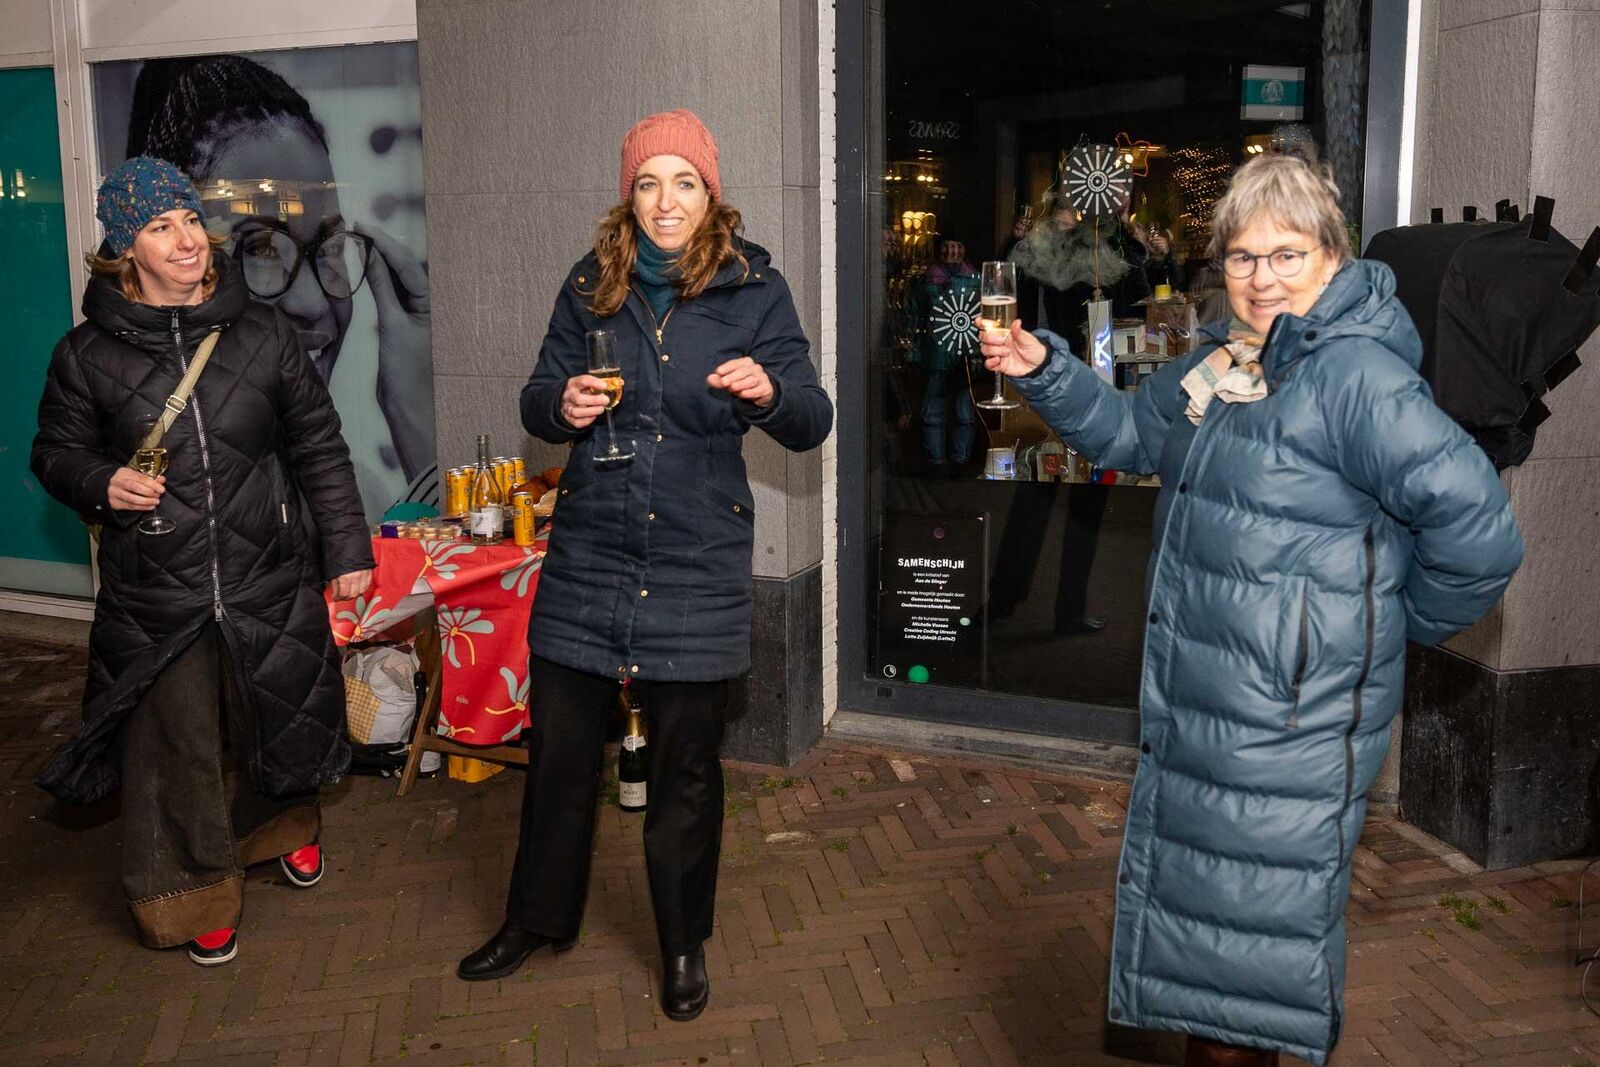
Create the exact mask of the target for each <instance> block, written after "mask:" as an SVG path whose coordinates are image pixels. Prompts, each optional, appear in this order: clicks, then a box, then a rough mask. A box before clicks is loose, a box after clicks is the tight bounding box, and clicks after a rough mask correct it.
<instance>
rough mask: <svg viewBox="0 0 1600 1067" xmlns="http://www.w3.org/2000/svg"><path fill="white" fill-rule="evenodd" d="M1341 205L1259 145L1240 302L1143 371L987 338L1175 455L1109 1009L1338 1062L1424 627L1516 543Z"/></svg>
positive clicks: (1460, 606)
mask: <svg viewBox="0 0 1600 1067" xmlns="http://www.w3.org/2000/svg"><path fill="white" fill-rule="evenodd" d="M1338 203H1339V201H1338V190H1337V188H1336V187H1335V186H1334V185H1333V183H1332V181H1331V180H1330V179H1329V178H1328V177H1327V176H1326V175H1325V174H1323V173H1321V172H1319V171H1318V170H1316V169H1314V168H1313V167H1311V166H1309V165H1307V164H1305V163H1303V162H1301V161H1300V160H1297V159H1293V158H1289V157H1281V156H1269V157H1263V158H1260V159H1257V160H1254V161H1252V162H1250V163H1248V164H1246V165H1245V166H1243V167H1241V168H1240V169H1239V170H1238V172H1237V173H1236V174H1235V176H1234V179H1233V183H1232V186H1231V187H1230V189H1229V192H1228V194H1227V195H1226V196H1225V197H1224V198H1223V199H1222V200H1221V201H1220V202H1219V203H1218V205H1217V208H1216V211H1215V214H1214V217H1213V236H1212V248H1211V251H1212V255H1213V256H1214V257H1215V258H1216V259H1217V260H1218V261H1219V263H1220V264H1221V266H1222V268H1223V273H1224V274H1225V275H1226V277H1227V287H1228V297H1229V303H1230V305H1231V308H1232V311H1233V314H1234V322H1233V323H1232V327H1231V329H1230V330H1228V331H1226V333H1225V334H1224V336H1222V337H1221V338H1219V341H1220V342H1221V343H1218V344H1216V345H1211V346H1207V347H1205V348H1202V349H1201V350H1199V351H1197V352H1195V353H1192V354H1190V355H1188V356H1185V357H1183V358H1182V359H1180V360H1175V361H1174V362H1173V363H1172V364H1171V365H1169V366H1168V367H1167V368H1166V369H1164V370H1163V371H1162V372H1161V373H1159V374H1157V375H1156V376H1155V377H1153V378H1152V379H1150V381H1149V382H1147V383H1146V384H1145V385H1144V386H1143V387H1142V388H1141V389H1140V390H1139V392H1138V394H1137V395H1134V396H1130V395H1128V394H1126V393H1121V392H1117V391H1115V390H1113V389H1111V388H1110V387H1109V386H1107V385H1105V384H1103V383H1102V382H1101V381H1100V379H1099V378H1097V377H1096V376H1095V374H1094V372H1093V371H1091V370H1090V369H1089V368H1088V367H1087V366H1086V365H1085V364H1083V363H1082V362H1080V361H1079V360H1077V359H1075V358H1074V357H1073V356H1072V354H1071V352H1070V351H1069V350H1068V347H1067V343H1066V342H1065V341H1064V340H1063V339H1061V338H1059V337H1056V336H1054V335H1052V334H1050V333H1048V332H1045V331H1040V332H1039V334H1038V336H1037V337H1035V336H1032V335H1029V334H1028V333H1026V332H1025V331H1023V330H1022V329H1021V328H1020V327H1015V328H1013V330H1012V331H1011V332H1010V333H1009V334H1006V333H997V334H995V333H991V334H986V335H985V337H984V339H983V352H984V356H985V358H986V360H987V363H988V366H989V367H990V369H992V370H997V371H1000V372H1002V373H1004V374H1008V375H1011V376H1013V377H1014V378H1015V379H1016V381H1015V384H1016V386H1017V388H1018V389H1019V391H1021V392H1022V394H1023V395H1024V396H1026V397H1027V398H1028V400H1029V401H1030V402H1031V403H1032V404H1033V406H1034V407H1035V408H1036V409H1037V410H1038V411H1039V413H1040V414H1041V415H1042V416H1043V417H1044V418H1045V420H1046V421H1048V422H1049V423H1050V424H1051V425H1052V426H1053V427H1054V428H1055V429H1056V430H1057V431H1058V432H1059V433H1060V434H1061V435H1062V437H1064V438H1065V439H1066V441H1067V443H1068V444H1070V445H1072V447H1074V448H1076V449H1077V450H1079V451H1080V452H1083V453H1085V454H1086V455H1088V456H1090V457H1091V458H1092V459H1093V460H1094V461H1095V462H1096V463H1097V464H1098V465H1100V466H1102V467H1109V468H1116V469H1119V470H1133V471H1139V472H1152V471H1153V472H1159V474H1160V476H1161V484H1162V488H1161V495H1160V499H1159V502H1158V505H1157V509H1156V540H1155V547H1154V551H1153V553H1152V556H1151V561H1150V568H1149V573H1148V577H1147V594H1148V600H1149V605H1148V608H1149V618H1148V625H1147V628H1146V631H1145V651H1144V665H1143V674H1142V678H1141V700H1140V712H1141V722H1140V735H1141V742H1142V744H1141V746H1140V750H1141V753H1142V755H1141V757H1140V766H1139V771H1138V774H1137V776H1136V779H1135V781H1134V786H1133V795H1132V798H1131V800H1130V802H1129V806H1128V821H1127V831H1126V835H1125V838H1124V841H1123V848H1122V860H1121V864H1120V866H1119V870H1118V876H1117V881H1118V887H1117V917H1116V926H1115V930H1114V934H1113V947H1112V960H1111V989H1110V997H1109V1015H1110V1017H1111V1019H1112V1020H1113V1021H1114V1022H1117V1023H1120V1024H1122V1025H1126V1026H1139V1027H1148V1028H1152V1029H1165V1030H1177V1031H1180V1032H1184V1033H1187V1034H1189V1035H1191V1036H1190V1053H1189V1054H1190V1060H1189V1062H1190V1063H1192V1064H1221V1063H1228V1064H1240V1065H1245V1064H1260V1065H1266V1064H1275V1063H1276V1062H1277V1050H1284V1051H1287V1052H1290V1053H1293V1054H1294V1055H1297V1056H1302V1057H1304V1058H1305V1059H1307V1060H1309V1061H1311V1062H1312V1063H1315V1064H1321V1063H1324V1062H1325V1061H1326V1059H1327V1057H1328V1054H1329V1052H1330V1051H1331V1050H1332V1048H1333V1047H1334V1045H1335V1043H1336V1042H1337V1041H1338V1039H1339V1030H1340V1024H1341V1016H1342V989H1343V985H1344V954H1345V953H1344V944H1345V941H1344V905H1345V901H1346V898H1347V897H1348V895H1349V888H1350V857H1351V852H1352V850H1353V849H1354V848H1355V845H1356V840H1357V838H1358V836H1359V834H1360V832H1361V824H1362V817H1363V815H1364V813H1365V810H1366V794H1367V789H1368V788H1369V787H1370V786H1371V784H1372V780H1373V777H1374V776H1375V775H1376V774H1377V772H1378V768H1379V766H1380V764H1381V763H1382V762H1383V758H1384V754H1385V753H1386V752H1387V751H1388V747H1389V727H1390V724H1391V722H1392V721H1393V719H1394V716H1395V713H1396V712H1397V711H1398V710H1399V708H1400V695H1401V683H1402V675H1403V671H1404V664H1405V644H1406V640H1407V639H1408V638H1409V639H1411V640H1413V641H1418V642H1421V643H1424V644H1434V643H1437V642H1439V641H1441V640H1443V639H1444V638H1446V637H1448V636H1449V635H1450V634H1452V633H1454V632H1456V631H1457V630H1460V629H1462V628H1463V627H1465V626H1468V625H1470V624H1471V623H1472V622H1473V621H1474V620H1476V619H1477V618H1478V617H1479V616H1480V615H1481V614H1483V612H1484V611H1485V610H1487V609H1488V608H1489V607H1490V605H1492V604H1493V603H1494V602H1495V600H1496V599H1497V598H1498V597H1499V596H1500V593H1501V591H1502V590H1503V589H1504V588H1505V586H1506V583H1507V582H1508V581H1509V580H1510V578H1511V575H1512V573H1513V572H1514V571H1515V570H1516V568H1517V565H1518V563H1520V562H1521V559H1522V540H1521V537H1520V536H1519V534H1518V532H1517V528H1516V524H1515V523H1514V521H1513V520H1512V517H1511V511H1510V507H1509V505H1508V502H1507V499H1506V494H1505V492H1504V490H1503V489H1502V488H1501V486H1500V482H1499V481H1498V479H1497V478H1496V476H1495V473H1494V469H1493V468H1492V467H1491V465H1490V463H1489V461H1488V459H1487V458H1486V457H1485V456H1484V454H1483V453H1482V452H1481V451H1480V450H1479V449H1478V447H1477V446H1476V445H1475V444H1473V442H1472V439H1471V438H1470V437H1468V436H1467V435H1466V434H1465V433H1464V432H1463V431H1462V430H1461V429H1460V428H1459V427H1457V426H1456V424H1455V423H1454V422H1452V421H1451V420H1450V419H1449V417H1448V416H1446V415H1445V414H1444V413H1443V412H1442V411H1440V410H1439V408H1438V407H1437V406H1435V404H1434V403H1433V400H1432V398H1431V395H1430V393H1429V391H1428V387H1427V386H1426V385H1425V384H1424V383H1423V381H1422V379H1421V378H1420V377H1418V375H1417V370H1416V368H1417V364H1418V361H1419V359H1420V357H1421V353H1422V348H1421V343H1420V341H1419V340H1418V337H1417V333H1416V330H1415V328H1414V327H1413V326H1412V324H1411V320H1410V319H1409V318H1408V317H1407V315H1406V313H1405V311H1404V310H1403V309H1402V308H1401V306H1400V303H1399V302H1398V301H1397V300H1396V299H1395V298H1394V278H1393V276H1392V275H1391V274H1390V272H1389V269H1388V268H1387V267H1385V266H1383V265H1381V264H1377V263H1372V262H1367V261H1361V260H1351V259H1350V258H1349V254H1348V245H1347V238H1346V236H1345V234H1346V228H1345V222H1344V219H1343V217H1342V215H1341V213H1340V211H1339V207H1338ZM1257 1050H1259V1051H1257Z"/></svg>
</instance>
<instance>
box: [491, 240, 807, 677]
mask: <svg viewBox="0 0 1600 1067" xmlns="http://www.w3.org/2000/svg"><path fill="white" fill-rule="evenodd" d="M739 247H740V250H741V252H742V253H743V255H744V257H745V263H744V264H741V263H739V262H738V261H729V262H728V263H725V264H724V265H723V267H722V269H721V270H720V271H719V272H718V274H717V276H716V278H715V279H714V280H713V281H712V284H711V285H710V286H708V287H707V288H706V290H705V291H704V292H702V293H701V294H700V295H699V296H698V297H696V298H694V299H693V300H687V301H679V302H678V303H676V304H674V305H673V306H672V308H671V309H670V310H669V311H668V313H667V315H666V317H665V319H664V321H662V322H659V323H658V322H657V321H656V318H655V315H654V313H653V312H652V311H651V310H650V308H649V306H648V305H647V304H645V302H644V300H643V298H642V297H640V295H639V294H638V292H637V291H635V292H632V293H629V294H628V299H627V303H626V304H624V305H623V308H622V310H620V311H618V312H617V313H616V314H614V315H612V316H610V317H609V318H605V319H601V318H598V317H596V315H595V314H594V312H593V311H592V310H591V309H590V307H589V303H590V300H591V298H592V294H593V292H594V289H595V284H596V283H597V282H598V281H599V278H600V267H599V262H598V260H597V259H596V257H595V255H594V253H592V252H591V253H590V254H589V255H588V256H586V257H584V259H583V260H581V261H580V262H579V263H578V264H577V265H576V266H574V267H573V268H572V270H571V272H570V273H569V274H568V276H567V280H566V281H565V282H564V283H563V284H562V286H561V293H560V295H559V296H558V297H557V298H556V306H555V312H554V314H553V315H552V316H551V318H550V329H549V332H548V333H547V334H546V335H545V339H544V346H543V347H542V348H541V349H540V350H539V362H538V364H537V365H536V366H535V367H534V370H533V375H532V377H530V378H529V379H528V384H527V385H526V386H524V387H523V390H522V424H523V426H525V427H526V428H527V430H528V432H529V433H531V434H533V435H534V436H535V437H539V438H542V439H544V440H546V441H555V442H561V441H571V440H575V441H576V445H575V447H574V448H573V451H572V456H571V459H570V461H569V462H568V463H567V467H566V470H565V472H564V473H563V474H562V476H561V487H560V493H559V496H558V497H557V504H556V510H555V516H554V518H553V519H552V523H553V525H552V529H551V536H550V554H549V555H548V556H547V557H546V558H545V561H544V567H543V570H542V572H541V573H540V577H539V595H538V596H537V597H535V598H534V602H533V617H532V619H531V620H530V622H529V624H528V643H529V646H530V647H531V648H532V649H533V653H534V655H537V656H543V657H544V658H546V659H549V660H553V661H554V662H556V663H560V664H562V665H563V666H567V667H572V668H575V669H577V670H582V671H589V672H590V673H593V674H604V675H607V676H608V677H632V678H642V679H647V680H650V681H672V682H711V681H720V680H722V679H726V678H734V677H737V676H738V675H740V674H743V673H744V672H745V671H746V670H748V669H749V666H750V613H751V607H752V603H753V598H754V590H753V579H752V577H751V566H750V553H751V549H752V547H753V545H754V543H755V501H754V499H753V497H752V496H751V493H750V483H749V481H748V480H747V478H746V476H745V465H744V455H743V451H742V450H743V446H744V435H745V433H746V431H748V430H749V429H750V427H752V426H757V427H760V428H761V429H762V430H764V431H766V432H767V434H768V435H770V436H771V437H772V438H773V439H774V440H776V441H777V442H778V443H779V444H781V445H783V446H784V447H785V448H789V449H792V450H794V451H797V452H799V451H804V450H806V449H811V448H815V447H817V446H818V445H820V444H821V443H822V442H823V440H824V439H825V438H826V437H827V436H828V432H829V430H830V429H831V428H832V426H833V405H832V403H830V402H829V400H828V395H827V393H825V392H823V390H822V387H821V386H820V385H818V384H817V374H816V370H815V369H814V368H813V367H812V365H811V355H810V346H809V345H808V344H807V342H806V337H805V334H804V333H803V332H802V331H801V328H800V319H799V316H798V315H797V314H796V313H795V308H794V300H793V299H792V298H791V297H790V295H789V286H788V283H786V282H785V281H784V280H783V277H782V275H780V274H779V273H778V272H777V270H775V269H774V268H773V266H772V261H771V258H770V257H769V256H768V254H767V252H766V250H765V249H762V248H761V247H760V246H758V245H755V244H752V243H750V242H747V241H746V242H741V243H740V246H739ZM595 329H607V330H611V331H613V332H614V333H615V334H616V351H617V355H618V356H619V358H620V360H621V363H622V378H623V383H624V384H623V393H622V402H621V404H619V405H618V407H617V409H616V411H615V412H614V413H613V418H614V420H615V423H616V432H617V437H618V439H619V440H624V441H631V442H632V444H633V450H634V452H635V454H636V458H635V459H634V460H632V461H631V462H628V463H621V464H616V465H612V466H597V465H596V464H595V462H594V457H595V453H596V452H597V451H598V450H601V449H603V448H604V447H605V445H606V442H607V436H606V432H607V431H606V420H605V419H604V418H600V419H597V420H595V422H594V423H593V424H591V425H590V426H589V427H588V428H586V429H584V430H581V431H580V430H574V429H573V428H572V427H571V426H569V425H568V424H567V422H566V420H564V419H563V418H562V417H561V411H560V407H561V392H562V389H563V388H564V387H565V386H566V383H567V379H568V378H570V377H572V376H574V375H578V374H583V373H586V368H587V357H586V355H585V348H584V334H585V333H586V332H587V331H589V330H595ZM741 356H750V357H752V358H753V359H755V361H756V362H757V363H759V364H761V366H762V367H763V368H764V369H765V370H766V372H767V375H768V376H769V377H770V378H771V379H772V384H773V388H774V389H775V390H776V392H775V394H774V396H773V399H772V402H771V403H770V404H769V405H768V406H767V407H765V408H757V407H756V406H754V405H753V404H749V403H746V402H745V401H742V400H737V399H734V398H733V397H731V396H729V395H728V394H727V393H726V392H723V391H722V390H718V389H713V388H711V387H710V386H709V385H707V384H706V376H707V375H708V374H710V373H711V372H712V371H713V370H715V369H716V368H717V367H718V366H720V365H721V364H723V363H725V362H727V361H728V360H730V359H738V358H739V357H741Z"/></svg>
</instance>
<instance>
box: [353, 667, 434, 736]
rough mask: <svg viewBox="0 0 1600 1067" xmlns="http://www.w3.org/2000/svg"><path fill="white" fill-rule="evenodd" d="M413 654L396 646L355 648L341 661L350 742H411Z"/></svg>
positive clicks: (414, 694) (414, 706)
mask: <svg viewBox="0 0 1600 1067" xmlns="http://www.w3.org/2000/svg"><path fill="white" fill-rule="evenodd" d="M416 673H417V654H416V653H415V652H414V651H412V650H411V649H409V648H402V647H399V646H396V645H376V646H374V647H372V648H362V649H356V650H354V651H352V652H350V653H349V654H348V655H347V656H346V657H345V661H344V678H345V707H346V711H347V712H348V717H349V721H350V727H349V732H350V740H352V741H354V742H356V743H357V744H360V745H383V744H393V743H395V742H406V741H410V740H411V726H412V724H413V723H414V722H415V721H416V718H417V692H416V687H415V684H414V679H415V676H416Z"/></svg>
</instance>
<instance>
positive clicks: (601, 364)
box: [584, 330, 633, 463]
mask: <svg viewBox="0 0 1600 1067" xmlns="http://www.w3.org/2000/svg"><path fill="white" fill-rule="evenodd" d="M584 342H585V344H586V345H587V347H588V350H589V373H590V374H591V375H593V376H594V377H596V378H599V379H600V380H601V381H602V382H604V383H605V392H606V436H607V438H608V444H607V446H606V450H605V451H604V452H601V453H600V454H599V455H597V456H595V457H594V461H595V462H596V463H621V462H622V461H624V460H629V459H632V458H633V452H632V450H629V451H627V452H624V451H622V449H620V448H619V447H617V428H616V426H615V424H613V423H612V421H611V411H612V409H613V408H615V407H616V406H617V405H618V404H620V403H622V363H621V361H620V360H618V359H617V337H616V334H614V333H612V332H611V331H610V330H590V331H589V332H588V333H587V334H585V335H584Z"/></svg>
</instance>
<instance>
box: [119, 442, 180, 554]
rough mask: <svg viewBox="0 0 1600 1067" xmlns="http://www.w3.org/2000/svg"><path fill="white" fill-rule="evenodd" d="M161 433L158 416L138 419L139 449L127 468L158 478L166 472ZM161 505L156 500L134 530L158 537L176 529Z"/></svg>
mask: <svg viewBox="0 0 1600 1067" xmlns="http://www.w3.org/2000/svg"><path fill="white" fill-rule="evenodd" d="M163 437H164V434H163V431H162V430H161V416H160V415H141V416H140V417H139V447H138V448H136V449H134V452H133V458H132V459H131V460H129V461H128V466H130V467H132V468H133V469H134V470H136V471H138V472H139V473H140V474H145V475H149V476H150V477H151V478H159V477H161V476H162V475H163V474H165V473H166V472H167V449H166V446H165V445H164V444H163V443H162V441H163ZM160 509H161V503H160V501H159V500H158V501H157V502H156V506H155V508H154V509H153V510H152V511H151V512H150V514H148V515H146V516H145V517H144V518H143V519H141V520H139V525H138V526H137V527H136V529H137V530H138V531H139V532H140V533H142V534H149V535H150V536H152V537H158V536H160V535H161V534H169V533H171V532H172V531H173V530H176V529H177V528H178V524H177V523H175V522H173V521H172V520H171V519H169V518H167V517H166V516H164V515H162V514H161V512H160Z"/></svg>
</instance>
